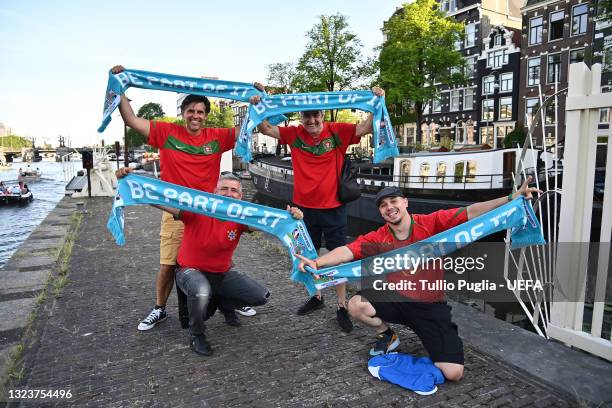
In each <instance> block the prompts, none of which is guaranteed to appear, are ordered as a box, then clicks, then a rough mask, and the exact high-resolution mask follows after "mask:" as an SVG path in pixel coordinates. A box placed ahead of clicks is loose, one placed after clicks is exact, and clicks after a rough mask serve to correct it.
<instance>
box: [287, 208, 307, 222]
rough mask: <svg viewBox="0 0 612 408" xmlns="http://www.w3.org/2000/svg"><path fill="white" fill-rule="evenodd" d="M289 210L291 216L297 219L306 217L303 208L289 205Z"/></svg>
mask: <svg viewBox="0 0 612 408" xmlns="http://www.w3.org/2000/svg"><path fill="white" fill-rule="evenodd" d="M287 211H289V213H290V214H291V216H292V217H293V218H295V219H296V220H302V219H304V213H303V212H302V210H300V209H299V208H297V207H291V206H289V205H287Z"/></svg>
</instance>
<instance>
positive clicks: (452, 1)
mask: <svg viewBox="0 0 612 408" xmlns="http://www.w3.org/2000/svg"><path fill="white" fill-rule="evenodd" d="M448 11H450V12H451V13H452V12H454V11H457V0H449V1H448Z"/></svg>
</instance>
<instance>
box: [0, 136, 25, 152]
mask: <svg viewBox="0 0 612 408" xmlns="http://www.w3.org/2000/svg"><path fill="white" fill-rule="evenodd" d="M0 147H8V148H13V149H17V148H22V147H32V141H31V140H28V139H26V138H25V137H21V136H17V135H8V136H0Z"/></svg>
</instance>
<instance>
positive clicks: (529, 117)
mask: <svg viewBox="0 0 612 408" xmlns="http://www.w3.org/2000/svg"><path fill="white" fill-rule="evenodd" d="M539 106H540V101H539V100H538V98H530V99H527V100H526V101H525V119H526V121H527V126H530V125H531V122H533V115H534V114H535V112H536V110H538V107H539Z"/></svg>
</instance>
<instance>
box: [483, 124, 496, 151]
mask: <svg viewBox="0 0 612 408" xmlns="http://www.w3.org/2000/svg"><path fill="white" fill-rule="evenodd" d="M494 131H495V129H494V128H493V126H481V127H480V143H482V144H486V145H489V146H491V147H493V144H494V143H495V141H494Z"/></svg>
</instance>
